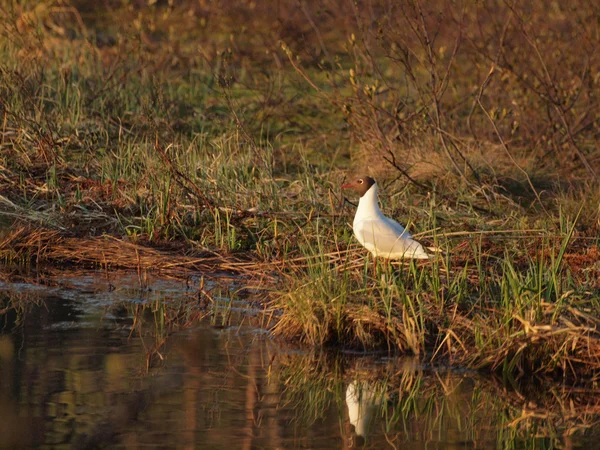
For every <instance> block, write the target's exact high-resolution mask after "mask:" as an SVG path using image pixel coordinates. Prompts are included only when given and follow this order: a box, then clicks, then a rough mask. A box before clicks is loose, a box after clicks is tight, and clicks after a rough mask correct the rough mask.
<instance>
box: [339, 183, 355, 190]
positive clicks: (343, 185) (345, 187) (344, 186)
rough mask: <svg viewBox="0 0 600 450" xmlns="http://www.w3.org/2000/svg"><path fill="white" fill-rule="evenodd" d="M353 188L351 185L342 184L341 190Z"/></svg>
mask: <svg viewBox="0 0 600 450" xmlns="http://www.w3.org/2000/svg"><path fill="white" fill-rule="evenodd" d="M353 187H354V184H353V183H346V184H342V189H350V188H353Z"/></svg>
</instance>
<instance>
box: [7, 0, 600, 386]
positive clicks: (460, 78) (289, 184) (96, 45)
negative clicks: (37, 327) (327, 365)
mask: <svg viewBox="0 0 600 450" xmlns="http://www.w3.org/2000/svg"><path fill="white" fill-rule="evenodd" d="M143 3H144V2H137V3H136V2H120V3H119V4H118V5H117V4H116V3H115V4H112V2H109V3H106V4H104V3H103V4H101V5H100V4H98V5H95V6H90V5H91V4H90V5H88V4H84V2H78V1H73V2H72V3H69V4H65V5H66V6H64V7H63V6H56V5H55V3H54V2H50V1H42V2H22V3H19V4H14V5H11V6H10V7H7V8H3V9H2V10H1V11H0V15H1V16H0V19H2V20H1V23H2V25H1V26H2V33H1V34H0V36H2V37H1V38H0V56H2V61H3V62H2V65H1V66H0V132H1V134H0V215H1V216H3V217H8V218H10V219H11V220H13V219H17V220H18V221H19V223H16V224H15V226H14V228H13V229H12V230H11V231H10V233H9V234H7V235H6V236H3V237H2V242H1V245H0V258H2V261H3V262H5V263H8V265H10V266H11V267H15V266H19V265H24V264H30V263H32V262H33V263H38V264H40V265H41V264H42V263H45V262H49V263H52V264H55V265H64V264H72V265H74V264H86V265H89V266H94V267H102V268H105V269H107V270H108V269H109V268H115V267H122V268H127V269H138V270H151V269H156V270H160V271H162V272H163V273H167V274H169V275H176V276H177V275H179V276H181V274H182V273H183V272H184V271H183V269H191V270H196V271H202V272H213V273H214V272H220V271H228V272H236V273H239V274H243V275H247V276H251V277H254V279H258V280H260V281H261V282H263V286H266V285H268V287H269V288H271V287H273V286H275V287H276V288H277V289H278V290H279V292H280V294H281V295H278V296H276V299H275V305H277V307H278V308H279V309H281V310H282V311H283V315H282V316H280V322H279V324H278V325H277V326H276V331H277V332H280V333H282V334H285V335H287V336H293V337H298V338H300V339H302V340H304V341H306V342H309V343H311V344H317V345H322V344H342V345H345V346H353V347H383V348H386V349H389V350H393V351H395V350H401V351H409V352H413V353H418V354H422V355H423V354H427V355H433V356H435V358H444V360H445V361H448V360H450V361H452V362H456V363H460V364H467V365H469V366H471V367H479V368H492V369H498V370H502V371H504V372H505V373H506V374H509V373H510V374H517V373H520V372H527V371H530V370H535V371H539V372H545V373H552V374H553V375H560V376H564V375H569V376H570V375H572V374H578V375H585V376H586V377H594V376H596V377H597V373H598V372H597V369H598V354H599V349H598V347H599V345H598V339H599V336H598V332H597V328H596V325H597V322H598V314H597V310H598V308H597V307H598V300H597V299H598V297H599V290H598V289H599V285H598V281H597V280H598V278H599V276H600V266H598V262H597V260H598V256H599V254H598V234H599V233H598V231H599V230H598V223H599V222H598V218H599V216H598V213H599V210H598V199H599V198H600V194H599V192H600V190H599V188H598V182H597V181H596V177H595V176H593V175H592V174H593V173H594V172H595V170H594V168H595V167H596V166H597V165H598V164H597V162H598V161H599V155H598V149H597V146H594V142H596V141H597V137H598V127H597V124H596V123H595V122H594V120H595V119H594V117H595V116H594V114H595V113H594V111H596V110H597V109H598V101H599V100H598V97H597V95H595V92H596V91H597V81H598V80H596V79H595V78H594V75H593V74H594V73H597V72H598V68H599V64H600V63H599V61H598V58H597V55H596V52H594V51H592V50H593V48H595V47H594V45H592V44H593V43H594V42H596V40H597V36H596V33H595V31H594V30H593V29H590V28H589V27H588V26H586V25H585V24H581V26H580V27H573V26H572V24H573V23H580V22H579V21H578V17H575V16H573V14H574V13H573V11H571V10H567V9H561V8H555V9H554V10H553V11H552V13H551V14H547V13H548V11H547V6H546V5H545V3H544V2H541V1H534V2H533V3H532V4H531V5H530V7H528V8H527V9H521V6H520V5H517V6H514V5H513V6H512V7H511V8H508V7H507V6H506V5H495V4H491V3H482V4H477V5H473V6H472V8H466V9H464V10H460V11H459V10H457V9H456V8H457V6H456V5H454V4H453V3H448V2H433V3H431V5H429V4H428V5H427V6H424V5H419V4H410V5H408V4H407V5H406V7H405V8H400V9H394V8H391V9H390V8H387V7H386V8H378V7H374V8H370V9H363V8H364V7H363V5H362V4H361V3H360V2H359V4H356V5H355V4H353V3H349V4H348V5H345V6H344V5H340V4H338V3H337V2H334V1H332V0H324V1H323V5H321V6H323V8H321V6H319V5H317V4H314V5H312V4H311V5H305V4H304V3H301V4H299V3H298V2H279V3H278V7H277V11H272V10H271V9H272V8H271V6H269V4H268V2H262V3H261V2H229V1H225V0H224V1H223V2H220V3H219V2H216V3H214V4H213V3H210V2H209V3H210V4H204V3H206V2H201V3H198V2H185V1H183V2H174V3H173V4H172V5H163V4H162V3H161V2H158V3H157V4H155V5H143ZM175 3H177V4H175ZM61 5H62V4H61ZM107 5H108V6H107ZM580 6H581V7H580V9H577V11H579V13H580V14H582V15H583V14H585V15H587V17H591V18H593V17H597V11H595V10H593V8H590V7H589V5H580ZM324 11H326V13H325V12H324ZM114 17H119V20H114ZM525 19H526V20H525ZM588 22H589V23H594V21H593V20H591V19H590V20H589V21H588ZM374 23H378V24H380V25H378V26H371V25H369V24H374ZM240 24H242V25H241V26H240ZM565 28H568V29H569V30H570V32H572V39H574V40H578V41H580V42H584V43H586V44H585V45H583V44H582V47H581V49H580V50H581V51H580V52H573V51H572V46H571V41H569V40H567V39H565V38H564V36H563V35H558V34H556V30H562V29H565ZM459 31H460V33H459ZM538 31H539V33H538ZM565 34H567V33H565ZM432 36H435V39H431V37H432ZM481 43H487V44H486V45H481ZM588 43H589V44H590V46H589V48H588ZM488 44H489V45H488ZM532 58H533V59H532ZM349 168H351V169H356V170H360V171H366V172H369V173H371V174H372V175H374V176H377V179H378V180H379V182H380V185H381V187H382V193H383V194H385V195H383V196H382V201H383V207H384V210H385V211H386V212H387V213H389V214H391V215H394V216H396V217H402V218H403V221H404V222H410V224H411V225H410V227H409V228H410V229H411V231H414V230H417V231H423V233H422V235H421V236H419V238H420V239H421V238H422V239H424V240H425V241H426V242H427V241H428V242H427V243H433V244H435V245H437V246H439V247H442V248H443V250H444V252H445V253H444V254H443V256H442V255H440V257H439V258H437V259H435V260H434V261H432V262H431V263H426V264H418V265H417V264H408V265H406V266H402V267H401V268H400V269H398V270H396V271H394V272H392V271H390V270H387V269H385V270H383V269H382V270H381V271H380V273H379V274H378V276H377V277H376V278H375V279H373V278H372V277H371V276H370V275H369V271H368V264H367V263H365V264H363V263H362V262H358V263H357V261H362V260H363V258H364V252H361V251H358V250H355V248H354V247H351V246H350V247H349V242H351V241H352V237H351V236H350V232H349V229H348V227H347V222H350V221H351V219H350V215H349V214H348V213H347V212H346V211H344V210H343V208H342V206H341V205H342V198H341V195H340V194H339V189H338V187H339V184H340V181H341V180H342V178H343V176H344V173H343V172H345V171H346V170H347V169H349ZM24 222H25V223H27V224H28V226H24V225H23V223H24ZM182 254H185V256H182ZM382 276H383V277H384V278H381V277H382ZM282 279H283V280H286V282H289V284H286V285H283V284H279V285H275V284H274V281H277V280H282Z"/></svg>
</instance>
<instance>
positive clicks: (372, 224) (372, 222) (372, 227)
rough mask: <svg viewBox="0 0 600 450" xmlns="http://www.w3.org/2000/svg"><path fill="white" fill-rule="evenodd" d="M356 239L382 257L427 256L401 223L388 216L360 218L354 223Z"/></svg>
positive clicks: (422, 257) (423, 257)
mask: <svg viewBox="0 0 600 450" xmlns="http://www.w3.org/2000/svg"><path fill="white" fill-rule="evenodd" d="M354 232H355V234H356V237H357V238H358V240H359V241H360V242H361V244H363V245H364V246H365V247H366V248H367V249H368V250H370V251H371V252H372V253H373V254H375V255H376V256H381V257H384V258H390V259H398V258H421V259H425V258H428V257H429V256H428V255H427V253H426V252H425V250H424V249H423V247H422V246H421V244H419V243H418V242H417V241H415V240H414V239H413V238H412V236H411V235H410V233H409V232H408V231H406V230H405V229H404V227H403V226H402V225H400V224H399V223H398V222H396V221H395V220H393V219H390V218H388V217H378V218H370V219H365V220H361V221H360V222H358V223H356V224H354Z"/></svg>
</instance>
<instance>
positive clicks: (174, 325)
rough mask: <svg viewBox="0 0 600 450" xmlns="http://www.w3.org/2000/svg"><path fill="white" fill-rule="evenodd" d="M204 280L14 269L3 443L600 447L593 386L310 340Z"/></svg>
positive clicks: (1, 410) (2, 287)
mask: <svg viewBox="0 0 600 450" xmlns="http://www.w3.org/2000/svg"><path fill="white" fill-rule="evenodd" d="M140 283H141V285H143V286H144V288H145V289H141V290H140V288H139V286H140ZM230 288H231V291H234V292H235V291H236V290H237V286H230ZM203 289H204V290H205V291H207V290H212V291H211V293H212V295H213V297H214V299H215V300H211V301H206V300H203V299H202V298H199V297H198V295H197V290H198V281H197V280H196V281H195V282H192V283H187V284H186V283H183V282H179V281H169V280H138V279H137V278H136V277H135V276H129V277H123V278H118V279H112V280H110V283H109V282H108V281H107V280H105V279H104V278H103V277H102V276H82V275H77V276H71V277H69V276H66V275H65V277H63V278H62V279H61V283H60V285H57V286H53V287H49V288H45V287H44V288H42V287H39V286H35V285H31V284H10V285H9V284H0V309H3V308H5V307H6V306H7V305H8V302H9V299H10V302H12V303H11V304H12V305H16V306H17V311H18V312H15V311H14V310H10V311H8V312H5V314H4V315H3V316H2V318H1V319H0V324H1V325H2V333H1V334H0V383H1V388H0V447H2V448H33V447H42V448H53V449H60V448H98V447H104V448H106V447H110V448H190V449H191V448H200V449H203V448H205V449H238V448H240V449H243V448H248V449H250V448H265V449H280V448H311V449H329V448H353V447H354V448H373V449H379V448H410V449H446V448H448V449H455V448H600V444H599V443H598V441H600V430H599V429H598V426H597V425H596V426H591V427H587V425H589V424H590V423H593V422H594V421H597V420H598V407H596V406H595V405H597V404H600V399H598V397H597V394H594V393H593V392H591V393H590V392H579V393H577V392H574V393H573V392H570V391H569V390H568V389H565V388H564V387H560V386H559V387H556V386H552V385H550V387H548V388H547V389H544V392H542V393H540V392H539V389H533V388H532V387H531V386H524V387H520V388H517V389H518V390H515V388H508V387H505V386H504V385H503V384H502V383H501V382H499V381H498V380H494V379H491V378H490V377H484V376H478V375H476V374H474V373H471V372H465V371H456V370H442V369H439V368H438V369H437V370H431V369H427V368H425V367H423V366H422V365H421V364H420V363H418V362H417V361H416V360H414V359H408V358H404V359H401V358H381V357H375V356H370V357H356V356H352V355H347V354H346V355H345V354H335V353H331V352H330V353H327V352H321V353H319V352H311V351H308V350H306V349H302V348H298V347H294V346H290V345H288V344H286V343H283V342H279V341H273V340H272V339H271V338H270V337H269V335H268V333H265V332H264V331H263V330H262V329H261V328H257V325H260V324H261V323H262V321H263V320H264V319H263V318H262V317H261V315H260V314H258V312H257V308H255V307H252V306H251V303H250V302H249V300H251V298H250V299H237V300H235V301H230V300H229V298H230V297H232V298H233V297H234V294H231V295H225V294H226V293H225V292H223V293H221V295H217V294H219V292H218V291H217V288H216V287H215V286H211V285H210V284H206V285H204V287H203ZM203 302H204V304H203ZM199 316H203V319H202V320H199ZM595 399H596V400H595Z"/></svg>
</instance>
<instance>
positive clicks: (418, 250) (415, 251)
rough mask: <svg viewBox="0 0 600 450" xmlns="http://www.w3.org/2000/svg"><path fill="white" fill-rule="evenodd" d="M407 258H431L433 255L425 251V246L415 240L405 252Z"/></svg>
mask: <svg viewBox="0 0 600 450" xmlns="http://www.w3.org/2000/svg"><path fill="white" fill-rule="evenodd" d="M404 257H405V258H412V259H429V258H431V256H430V255H429V254H428V253H427V252H426V251H425V249H424V248H423V246H422V245H421V244H419V243H418V242H417V241H413V244H412V245H411V246H410V248H409V249H408V251H407V252H406V253H405V254H404Z"/></svg>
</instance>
